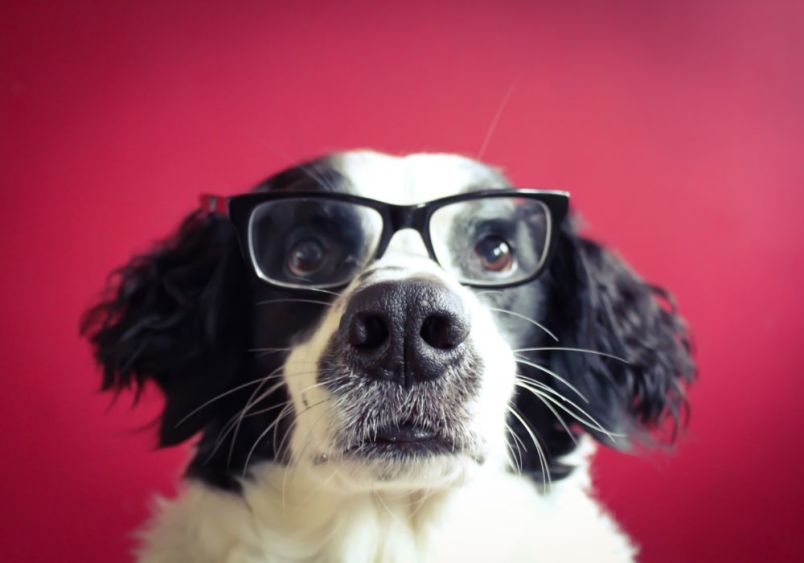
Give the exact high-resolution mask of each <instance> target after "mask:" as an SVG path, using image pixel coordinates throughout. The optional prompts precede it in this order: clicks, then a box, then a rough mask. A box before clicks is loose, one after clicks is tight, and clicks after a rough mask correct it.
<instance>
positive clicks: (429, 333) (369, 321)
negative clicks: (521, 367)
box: [339, 279, 469, 387]
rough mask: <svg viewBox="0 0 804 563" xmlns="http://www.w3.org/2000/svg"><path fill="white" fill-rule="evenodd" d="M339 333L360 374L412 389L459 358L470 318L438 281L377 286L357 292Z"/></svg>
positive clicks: (398, 282)
mask: <svg viewBox="0 0 804 563" xmlns="http://www.w3.org/2000/svg"><path fill="white" fill-rule="evenodd" d="M339 331H340V333H341V336H342V338H343V340H344V341H345V343H346V345H347V348H348V350H349V362H350V363H351V364H352V367H353V368H354V369H355V370H356V371H357V372H358V373H363V374H365V375H366V376H367V377H369V378H374V379H383V380H388V381H393V382H396V383H398V384H400V385H403V386H405V387H411V386H412V385H414V384H416V383H420V382H423V381H429V380H433V379H436V378H438V377H441V376H442V375H443V374H444V373H445V372H446V371H447V370H448V369H449V367H450V365H451V364H453V363H454V362H455V361H456V360H457V359H459V358H460V356H461V355H462V354H463V353H464V350H463V348H464V347H463V346H462V344H463V343H464V341H465V340H466V337H467V336H468V335H469V319H468V318H467V315H466V312H465V310H464V307H463V304H462V303H461V300H460V298H459V297H458V296H457V295H456V294H455V293H453V292H452V291H450V290H449V289H447V288H446V287H444V286H443V285H441V284H440V283H438V282H436V281H429V280H418V279H416V280H404V281H394V282H381V283H377V284H374V285H371V286H368V287H365V288H363V289H360V290H358V291H357V292H355V294H354V295H353V296H352V297H351V299H350V301H349V304H348V306H347V308H346V311H345V313H344V315H343V318H342V320H341V325H340V328H339Z"/></svg>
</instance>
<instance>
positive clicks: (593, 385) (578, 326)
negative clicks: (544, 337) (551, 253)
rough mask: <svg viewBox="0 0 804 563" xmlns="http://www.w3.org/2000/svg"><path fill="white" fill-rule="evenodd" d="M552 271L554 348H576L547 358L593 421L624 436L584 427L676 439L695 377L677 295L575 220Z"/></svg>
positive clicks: (629, 436) (627, 436)
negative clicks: (580, 229) (581, 231)
mask: <svg viewBox="0 0 804 563" xmlns="http://www.w3.org/2000/svg"><path fill="white" fill-rule="evenodd" d="M550 274H551V275H550V276H549V283H550V294H551V299H550V301H549V305H548V307H549V313H548V320H547V322H546V324H547V326H548V327H550V328H551V329H553V330H554V331H555V332H556V334H557V336H558V338H559V343H558V344H557V345H556V347H566V348H577V349H578V350H555V351H553V352H551V353H550V364H551V365H552V367H553V369H554V370H555V371H556V372H557V373H560V374H563V375H565V376H566V377H567V378H568V379H569V380H570V381H571V382H572V383H573V385H574V386H575V387H577V389H578V391H580V392H581V393H582V394H583V395H584V397H585V398H586V399H587V400H588V402H586V401H584V400H581V399H579V398H578V397H577V396H573V392H572V391H571V390H570V389H568V388H567V387H566V386H561V384H560V383H557V385H559V386H561V387H562V389H561V392H562V393H563V394H565V395H567V396H568V397H572V398H573V399H574V400H575V402H577V404H578V405H579V406H582V407H583V409H584V410H586V411H588V414H589V415H591V417H592V418H593V419H594V421H596V423H598V424H599V425H600V426H602V427H603V428H605V429H606V430H608V431H611V432H613V433H619V434H622V435H624V436H621V437H619V438H616V439H615V440H612V438H611V437H610V436H608V435H606V433H605V432H602V431H601V430H600V429H599V428H595V427H594V426H595V424H584V428H585V430H587V431H589V432H590V433H591V434H592V435H593V436H595V437H596V438H597V439H599V440H600V441H602V442H603V443H605V444H607V445H613V446H617V447H627V446H628V445H629V444H630V443H631V442H632V441H633V440H634V439H637V440H638V441H640V442H645V441H647V440H648V439H650V438H654V439H655V438H657V437H658V438H662V439H663V441H672V440H673V439H674V438H675V437H676V433H677V430H678V428H679V426H680V425H681V424H683V422H685V420H686V414H687V403H686V397H685V385H686V384H688V383H690V382H691V381H692V379H693V378H694V376H695V366H694V364H693V361H692V358H691V353H690V342H689V339H688V336H687V332H686V328H685V324H684V321H683V320H682V319H681V318H680V317H679V316H678V314H677V312H676V308H675V304H674V302H673V300H672V297H671V296H670V295H669V294H668V293H667V292H665V291H664V290H662V289H660V288H658V287H656V286H653V285H650V284H648V283H645V282H644V281H642V280H641V279H640V278H639V277H638V276H637V275H636V274H635V273H634V272H633V271H632V270H631V269H630V268H629V267H628V266H627V265H626V264H625V263H624V262H623V261H622V260H621V259H619V258H618V257H616V256H615V255H613V254H612V253H611V252H609V251H608V250H606V249H605V248H603V247H602V246H601V245H599V244H598V243H596V242H593V241H591V240H589V239H586V238H583V237H581V236H579V235H577V234H576V232H575V230H574V227H573V226H572V225H566V226H565V228H564V229H563V230H562V233H561V236H560V239H559V242H558V249H557V255H556V257H555V260H554V261H553V263H552V264H551V267H550ZM579 350H585V351H579ZM617 358H619V359H617ZM582 418H584V417H582Z"/></svg>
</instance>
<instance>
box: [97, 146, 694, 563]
mask: <svg viewBox="0 0 804 563" xmlns="http://www.w3.org/2000/svg"><path fill="white" fill-rule="evenodd" d="M568 201H569V195H568V194H567V193H566V192H560V191H549V190H535V189H516V188H512V187H511V185H510V183H509V182H508V180H507V179H506V178H505V176H504V175H503V174H502V173H501V172H500V171H499V170H498V169H495V168H493V167H491V166H488V165H485V164H482V163H480V162H477V161H474V160H471V159H469V158H465V157H461V156H456V155H446V154H413V155H408V156H404V157H398V156H390V155H386V154H382V153H378V152H372V151H351V152H343V153H336V154H331V155H328V156H324V157H322V158H319V159H316V160H312V161H309V162H305V163H304V164H301V165H298V166H294V167H291V168H289V169H287V170H284V171H282V172H280V173H278V174H275V175H274V176H272V177H270V178H269V179H267V180H265V181H264V182H262V183H260V184H259V185H257V186H256V188H254V189H253V190H252V191H251V192H249V193H247V194H243V195H239V196H234V197H216V196H205V197H204V198H203V201H202V207H201V208H200V209H199V210H198V211H196V212H194V213H192V214H190V215H189V216H188V217H187V218H186V219H185V220H184V221H183V222H182V224H181V225H180V227H179V229H178V231H177V233H175V235H174V236H172V237H171V238H169V239H167V240H165V241H163V242H162V243H160V244H158V245H157V246H156V247H155V248H154V249H153V250H152V251H151V252H149V253H146V254H143V255H140V256H136V257H134V258H133V259H131V260H130V261H129V262H128V263H127V264H126V265H125V266H123V267H122V268H120V269H119V270H118V271H117V275H116V276H115V277H114V278H113V281H112V282H110V286H109V288H108V289H107V293H106V294H105V297H104V298H102V299H101V300H100V302H99V303H98V304H97V305H96V306H94V307H93V308H91V309H90V310H89V311H87V313H86V314H85V317H84V318H83V321H82V331H83V333H84V334H85V335H86V336H87V337H88V338H89V340H90V341H91V344H92V346H93V349H94V353H95V357H96V359H97V361H98V362H99V364H100V366H102V372H103V383H102V388H103V389H104V390H112V391H115V392H118V391H120V390H123V389H130V388H134V389H136V390H137V391H138V392H139V391H141V390H142V388H143V386H145V385H147V384H149V383H150V382H152V383H155V384H156V386H157V387H158V388H159V389H160V390H161V391H162V393H163V394H164V401H165V403H164V410H163V412H162V414H161V418H160V420H159V444H160V445H161V446H174V445H177V444H180V443H183V442H186V441H188V440H191V439H193V438H197V440H196V442H195V447H194V450H193V454H192V460H191V461H190V463H189V465H188V467H187V469H186V474H185V479H184V481H183V485H182V489H181V491H180V493H179V494H178V496H177V498H176V499H173V500H162V501H160V502H159V505H158V507H157V508H156V514H155V517H154V519H153V521H152V522H150V524H148V525H147V526H146V527H145V529H144V530H143V531H142V533H141V534H142V544H141V547H140V549H139V551H138V558H139V561H142V562H147V563H157V562H170V563H182V562H196V563H198V562H216V563H218V562H223V561H225V562H232V563H234V562H249V563H257V562H268V561H347V562H364V561H365V562H368V561H383V562H410V561H427V562H445V561H446V562H449V561H630V560H633V559H634V557H635V555H636V553H637V548H636V546H635V544H634V542H632V541H631V540H630V539H629V538H628V537H627V535H626V534H625V533H624V532H623V531H622V530H621V529H620V528H619V527H618V525H617V524H616V523H615V522H614V520H613V519H612V518H611V517H610V516H609V515H608V514H607V513H606V511H605V509H604V508H603V507H602V506H601V505H600V504H599V503H598V502H597V501H596V500H595V499H594V497H593V494H592V491H591V486H590V478H589V458H590V455H591V454H592V452H593V451H594V449H595V447H596V444H603V445H605V446H609V447H614V448H618V449H621V450H627V449H629V448H630V447H632V446H634V445H635V444H644V443H646V442H648V441H650V440H654V439H656V438H657V435H658V436H659V438H660V439H661V435H660V434H661V431H662V430H669V432H670V435H668V436H669V438H670V439H672V438H673V437H674V436H675V433H676V430H677V429H678V428H679V427H681V426H683V424H684V420H685V418H686V413H687V401H686V398H685V390H686V387H687V385H688V384H689V383H690V382H691V381H692V380H693V379H694V377H695V367H694V363H693V360H692V359H691V352H690V343H689V338H688V336H687V331H686V328H685V323H684V322H683V321H682V319H681V318H680V317H679V316H678V314H677V313H676V310H675V306H674V304H673V303H672V300H671V298H670V296H669V294H667V293H666V292H665V291H664V290H662V289H660V288H658V287H655V286H652V285H649V284H647V283H645V282H644V281H642V280H641V279H640V278H639V277H638V276H637V275H636V274H635V273H634V272H633V271H632V270H631V269H630V268H629V267H628V266H626V264H625V263H624V262H623V261H622V260H621V259H619V258H618V257H616V256H615V255H614V254H613V253H611V252H609V251H607V250H606V249H604V248H603V247H602V246H600V245H599V244H597V243H596V242H593V241H592V240H589V239H587V238H585V237H583V236H581V235H580V234H579V233H578V229H577V226H576V225H575V222H574V221H572V220H571V218H570V217H568V215H569V204H568Z"/></svg>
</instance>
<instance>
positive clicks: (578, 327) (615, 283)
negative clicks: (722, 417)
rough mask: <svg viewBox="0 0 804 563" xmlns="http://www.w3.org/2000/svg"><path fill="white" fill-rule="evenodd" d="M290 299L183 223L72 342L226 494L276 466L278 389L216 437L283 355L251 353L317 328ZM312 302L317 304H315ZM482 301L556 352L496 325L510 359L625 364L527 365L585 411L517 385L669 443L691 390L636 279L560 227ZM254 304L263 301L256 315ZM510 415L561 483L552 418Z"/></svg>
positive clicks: (319, 183) (310, 172)
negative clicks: (82, 338)
mask: <svg viewBox="0 0 804 563" xmlns="http://www.w3.org/2000/svg"><path fill="white" fill-rule="evenodd" d="M257 189H293V190H310V189H327V190H333V189H345V190H348V189H349V188H348V186H346V185H344V179H343V177H342V176H341V175H340V174H338V173H337V172H336V171H334V170H332V168H331V167H330V166H328V163H327V160H326V159H322V160H318V161H314V162H310V163H307V164H305V165H302V166H300V167H294V168H292V169H289V170H286V171H284V172H282V173H280V174H278V175H276V176H273V177H272V178H269V179H268V180H266V181H265V182H263V183H262V184H260V185H259V186H258V187H257ZM294 296H295V297H298V296H299V294H298V292H295V293H294V292H291V291H289V290H282V289H277V288H273V287H269V286H267V285H265V284H263V283H262V282H260V281H259V280H257V279H256V276H254V275H253V274H252V273H251V271H250V269H249V268H248V267H247V266H246V264H245V262H244V260H243V259H242V257H241V253H240V250H239V248H238V245H237V241H236V237H235V233H234V230H233V228H232V226H231V225H230V224H229V222H228V221H227V220H225V219H221V218H217V217H214V216H202V215H200V214H196V213H194V214H191V215H190V216H189V217H187V218H186V219H185V220H184V222H183V223H182V225H181V226H180V228H179V230H178V232H177V233H176V234H175V235H174V236H173V237H171V238H169V239H168V240H166V241H164V242H162V243H160V244H158V245H157V246H156V247H155V248H154V249H153V250H152V251H151V252H149V253H147V254H143V255H140V256H137V257H135V258H133V259H132V260H131V261H130V262H129V263H128V264H126V265H125V266H123V267H122V268H121V269H120V270H118V272H117V275H116V276H115V278H114V279H113V280H112V282H111V283H110V289H109V291H108V293H107V296H106V297H105V298H104V299H103V300H102V301H101V302H100V303H99V304H98V305H96V306H95V307H93V308H92V309H90V310H89V311H88V312H87V313H86V315H85V316H84V319H83V321H82V332H83V334H85V335H86V336H87V337H88V338H89V339H90V341H91V343H92V345H93V346H94V349H95V356H96V358H97V360H98V362H99V363H100V364H101V366H102V367H103V383H102V388H103V389H104V390H113V391H116V392H117V391H120V390H123V389H128V388H134V389H135V390H141V389H142V387H143V385H145V384H146V383H147V382H148V381H154V382H155V383H156V384H157V385H158V386H159V388H160V389H161V390H162V392H163V393H164V396H165V407H164V412H163V414H162V417H161V419H160V430H159V444H160V446H171V445H174V444H178V443H180V442H183V441H185V440H187V439H189V438H191V437H193V436H196V435H199V434H200V438H199V442H198V450H197V454H196V456H195V458H194V459H193V461H192V463H191V464H190V466H189V468H188V475H190V476H192V477H195V478H200V479H203V480H205V481H206V482H208V483H210V484H214V485H216V486H219V487H223V488H228V489H237V487H238V486H239V485H238V479H239V478H240V476H241V475H242V472H243V468H244V467H245V464H246V458H247V457H248V456H249V454H251V455H252V457H251V460H252V463H253V462H254V461H256V460H272V459H276V460H281V457H282V455H281V445H282V444H281V442H282V440H281V438H282V437H283V436H284V435H285V434H286V433H287V432H288V431H289V430H288V428H287V427H280V428H278V429H277V430H276V434H277V435H278V436H279V437H280V440H279V441H278V442H277V441H276V440H274V439H272V437H270V436H269V437H264V438H263V439H262V440H259V437H260V435H261V433H262V432H263V430H264V429H265V428H267V427H268V426H269V425H270V424H271V423H272V422H273V421H274V420H275V419H276V417H277V416H278V415H279V413H280V412H281V410H282V408H283V407H284V406H285V404H286V401H287V399H288V397H287V392H286V390H285V389H284V388H283V387H281V386H280V387H278V388H277V389H276V390H275V391H274V393H273V394H272V395H271V396H270V397H268V398H266V399H265V400H263V401H262V402H261V403H260V411H261V414H259V415H257V416H249V417H246V418H244V419H243V420H242V424H241V425H239V427H238V430H237V431H238V438H237V440H232V435H231V433H226V432H225V430H226V428H227V427H226V424H227V422H229V421H230V420H232V419H233V417H236V415H237V414H238V413H239V412H240V411H241V409H242V408H243V406H244V405H245V404H246V403H247V401H248V400H249V398H250V397H252V393H253V392H254V391H255V389H256V388H257V387H256V384H254V385H247V386H244V387H243V388H241V389H239V390H237V391H232V390H233V389H235V388H236V387H238V386H241V385H245V384H247V383H249V382H253V381H257V380H258V379H260V378H262V377H265V376H266V375H268V374H270V373H271V372H272V371H273V370H275V369H276V368H278V367H279V366H281V365H282V364H283V362H284V359H285V354H284V353H281V352H275V353H260V352H255V351H254V349H258V348H266V347H268V348H285V347H288V346H291V345H292V344H293V342H294V341H296V340H297V339H298V338H299V337H300V335H302V334H304V333H305V332H306V331H308V330H310V329H311V328H312V327H313V326H314V325H315V322H316V320H317V319H318V318H320V315H321V314H322V311H323V310H324V309H323V306H321V305H315V304H299V303H288V304H282V303H278V302H276V300H281V299H283V298H286V297H294ZM307 297H309V295H307ZM484 298H485V297H484ZM315 299H316V300H322V299H327V298H326V296H325V295H324V294H320V293H317V294H315ZM488 299H494V300H495V304H499V305H500V306H505V307H507V308H509V309H515V310H517V311H528V312H529V314H530V315H531V316H533V317H535V318H538V319H539V320H540V321H542V322H543V323H544V324H545V326H547V327H549V328H550V329H551V330H552V331H554V332H555V333H556V335H557V336H558V338H559V343H558V344H556V343H551V342H550V341H549V340H546V339H545V336H544V334H543V333H540V332H538V331H535V330H533V329H532V327H530V326H529V327H527V328H526V329H525V330H523V328H522V325H521V324H519V325H517V324H516V323H515V322H513V321H512V319H505V318H501V319H500V320H501V321H502V322H503V324H505V325H507V326H509V327H510V329H511V330H510V333H511V334H516V335H518V336H517V338H518V342H516V343H514V344H515V346H514V347H536V346H550V345H551V344H552V345H554V346H565V347H577V348H587V349H591V350H597V351H600V352H605V353H609V354H613V355H616V356H621V357H623V358H625V359H626V360H627V361H628V363H627V364H626V363H623V362H620V361H617V360H613V359H609V358H605V357H601V356H597V355H593V354H584V353H578V352H561V351H548V352H543V353H535V354H531V355H530V356H529V357H530V358H532V359H534V361H539V362H542V363H544V364H545V365H549V366H550V368H551V369H553V370H554V371H555V372H557V373H559V374H561V375H562V376H564V377H565V378H566V379H567V380H568V381H569V382H570V383H571V384H572V385H573V386H575V387H576V388H578V390H579V391H581V393H582V394H584V395H585V396H587V397H590V398H591V399H592V400H591V402H590V403H589V404H586V403H582V402H581V400H580V399H579V398H578V397H577V396H573V394H574V392H573V391H572V390H570V389H569V388H568V387H567V386H565V385H563V384H561V383H560V382H557V381H555V380H554V379H553V378H551V377H550V376H548V375H546V374H544V373H541V372H538V371H534V370H528V368H527V367H526V366H521V370H527V371H522V373H526V374H527V376H529V377H533V378H534V379H538V380H539V381H540V382H542V383H544V384H545V385H549V386H551V387H553V388H554V389H556V390H557V391H559V392H561V393H562V394H564V395H566V396H567V397H569V398H574V399H576V401H577V402H579V404H581V405H582V406H583V407H584V408H585V409H586V410H587V411H588V412H589V413H590V414H591V415H592V416H593V417H594V418H595V419H596V420H597V421H598V422H600V424H602V425H603V426H604V427H605V428H607V429H609V430H611V431H613V432H621V433H624V434H627V435H628V436H629V437H631V438H632V439H633V438H637V439H639V440H642V439H645V438H646V437H647V436H649V433H650V432H651V430H653V429H657V428H661V427H662V423H663V422H664V421H666V420H669V421H670V437H671V438H672V437H673V436H674V435H675V431H676V429H677V428H678V426H679V424H680V423H681V422H682V420H683V414H684V412H685V406H686V403H685V398H684V385H685V384H686V383H689V382H690V381H691V380H692V378H693V376H694V366H693V364H692V361H691V359H690V346H689V342H688V339H687V336H686V333H685V329H684V325H683V322H682V321H681V320H680V318H679V317H678V316H677V315H676V313H675V311H674V309H673V308H672V305H670V308H668V307H667V306H662V304H661V303H660V301H665V305H668V304H669V303H668V301H669V299H668V298H667V294H665V293H664V292H663V291H662V290H660V289H657V288H655V287H652V286H650V285H648V284H646V283H645V282H643V281H641V280H640V279H639V278H638V277H637V276H636V275H635V274H634V273H633V272H631V271H630V270H629V269H628V268H627V267H626V266H625V265H624V264H623V263H622V262H621V261H620V260H619V259H617V258H615V257H614V256H613V255H612V254H610V253H609V252H607V251H606V250H604V249H603V248H602V247H601V246H599V245H598V244H596V243H594V242H592V241H590V240H587V239H584V238H582V237H580V236H578V235H577V234H576V232H575V230H574V228H573V227H572V226H571V225H570V224H567V225H565V227H564V228H563V230H562V233H561V238H560V240H559V245H558V250H557V253H556V256H555V257H554V259H553V262H552V264H551V265H550V268H549V271H548V272H547V274H546V275H545V276H542V278H541V279H539V280H536V281H535V282H533V283H531V284H529V285H527V286H521V287H518V288H513V289H511V290H504V292H501V295H498V296H497V297H489V298H488ZM268 300H270V301H272V303H270V304H264V305H258V303H259V302H262V301H268ZM273 383H274V381H273V380H272V381H269V382H268V384H267V385H268V386H270V385H272V384H273ZM264 388H266V387H263V389H264ZM515 407H516V408H517V410H518V411H519V412H520V413H521V414H522V415H523V416H524V417H525V418H526V419H527V420H528V422H529V424H530V425H531V426H532V427H533V428H534V430H535V431H536V432H537V433H538V435H539V438H540V441H541V442H542V444H543V445H544V446H545V449H546V453H547V457H548V462H549V468H550V472H551V477H552V478H553V479H557V478H561V477H562V476H565V475H567V474H568V473H569V472H570V470H571V469H570V468H568V467H565V466H562V465H561V464H560V463H559V462H558V461H557V459H558V458H559V457H560V456H562V455H563V454H566V453H568V452H570V451H571V450H572V448H573V446H574V444H573V441H572V438H571V437H570V436H569V435H568V434H567V432H566V431H565V429H564V428H563V427H562V426H561V425H560V424H559V423H558V422H557V420H556V417H555V416H554V414H553V413H551V412H550V410H549V409H548V408H546V407H545V406H544V404H543V403H541V402H540V401H539V400H538V399H537V398H535V397H534V396H532V395H531V394H529V393H523V392H521V391H519V392H518V393H517V396H516V398H515ZM564 418H565V419H567V420H568V421H569V418H568V417H566V416H565V417H564ZM290 419H292V417H288V420H290ZM509 423H510V425H511V427H512V428H513V429H514V432H515V433H516V434H517V436H519V438H520V440H521V442H522V444H524V445H525V446H526V447H527V445H528V444H529V442H530V438H529V437H528V436H527V434H526V432H525V430H524V428H523V427H522V425H521V424H520V423H519V421H517V420H516V419H511V420H510V421H509ZM572 430H573V432H574V433H575V434H576V435H577V434H579V433H580V432H581V431H586V432H589V433H591V434H592V435H593V436H595V437H596V438H597V439H599V440H600V441H602V442H603V443H605V444H607V445H610V446H616V447H626V446H627V445H628V444H629V443H630V442H629V441H628V440H619V441H618V442H616V443H612V442H611V440H610V439H609V438H608V437H606V435H605V434H603V433H601V432H599V431H596V430H594V429H593V428H590V427H589V426H583V427H581V425H578V424H574V425H573V426H572ZM255 443H256V444H257V447H256V449H255V451H254V452H253V453H252V452H251V446H252V444H255ZM522 470H523V471H524V472H527V473H529V474H531V475H532V476H533V477H534V478H537V479H539V480H541V478H542V474H541V469H540V466H539V462H538V458H537V456H536V452H535V451H533V449H532V448H527V449H526V451H524V452H523V458H522Z"/></svg>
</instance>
